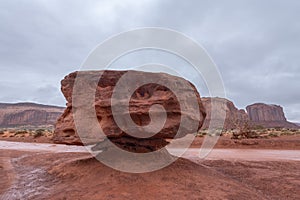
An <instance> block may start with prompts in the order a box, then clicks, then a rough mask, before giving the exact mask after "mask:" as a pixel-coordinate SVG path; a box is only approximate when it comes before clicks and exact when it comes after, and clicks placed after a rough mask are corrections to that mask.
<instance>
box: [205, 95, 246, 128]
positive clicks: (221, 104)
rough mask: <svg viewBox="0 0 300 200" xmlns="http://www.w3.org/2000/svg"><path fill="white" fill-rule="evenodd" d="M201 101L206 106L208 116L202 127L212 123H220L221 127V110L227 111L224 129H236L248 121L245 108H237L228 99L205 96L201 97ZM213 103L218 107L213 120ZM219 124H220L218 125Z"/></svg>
mask: <svg viewBox="0 0 300 200" xmlns="http://www.w3.org/2000/svg"><path fill="white" fill-rule="evenodd" d="M201 101H202V103H203V105H204V107H205V110H206V113H207V116H206V119H205V121H204V125H203V126H202V129H207V128H208V126H209V124H210V123H215V124H219V127H220V128H222V118H223V116H222V112H220V111H221V110H223V111H225V113H226V116H225V121H224V129H234V128H236V126H238V125H239V124H241V123H246V122H247V121H248V120H249V118H248V115H247V113H246V112H245V110H243V109H237V108H236V107H235V105H234V104H233V102H231V101H229V100H228V99H224V98H218V97H214V98H211V97H204V98H201ZM212 102H213V104H214V105H215V106H216V107H217V111H219V112H217V113H216V115H215V116H216V117H215V119H213V121H212V117H211V105H212ZM223 113H224V112H223ZM217 126H218V125H217Z"/></svg>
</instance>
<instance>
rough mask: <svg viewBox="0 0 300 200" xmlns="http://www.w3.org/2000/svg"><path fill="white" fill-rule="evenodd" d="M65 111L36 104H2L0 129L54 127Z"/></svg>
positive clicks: (0, 107) (0, 108)
mask: <svg viewBox="0 0 300 200" xmlns="http://www.w3.org/2000/svg"><path fill="white" fill-rule="evenodd" d="M63 110H64V108H62V107H57V106H48V105H41V104H35V103H15V104H8V103H0V127H4V128H9V127H19V126H48V125H54V124H55V122H56V120H57V118H58V117H59V116H60V115H61V114H62V112H63Z"/></svg>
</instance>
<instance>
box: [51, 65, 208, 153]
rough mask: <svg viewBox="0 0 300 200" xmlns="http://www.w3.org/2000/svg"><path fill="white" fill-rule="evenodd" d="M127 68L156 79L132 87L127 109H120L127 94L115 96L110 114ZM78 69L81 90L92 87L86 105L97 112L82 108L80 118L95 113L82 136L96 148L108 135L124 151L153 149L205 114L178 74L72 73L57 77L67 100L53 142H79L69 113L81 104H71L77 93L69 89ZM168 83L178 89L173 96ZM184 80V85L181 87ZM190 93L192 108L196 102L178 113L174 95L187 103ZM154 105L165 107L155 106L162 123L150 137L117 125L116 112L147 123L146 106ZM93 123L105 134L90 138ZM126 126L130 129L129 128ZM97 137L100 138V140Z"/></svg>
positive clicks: (189, 131) (191, 130) (188, 131)
mask: <svg viewBox="0 0 300 200" xmlns="http://www.w3.org/2000/svg"><path fill="white" fill-rule="evenodd" d="M128 72H130V73H129V74H130V76H132V79H133V80H134V79H136V78H137V77H138V78H139V79H143V80H159V83H160V84H158V83H156V82H152V83H148V84H144V85H141V86H140V87H137V89H136V90H135V91H134V93H133V94H132V96H131V97H130V100H129V110H127V111H126V112H125V111H123V110H122V109H121V107H122V106H123V105H124V102H126V99H123V98H122V95H121V96H117V98H116V99H114V100H115V101H114V102H115V103H117V104H118V106H120V110H121V111H119V112H117V113H114V114H116V115H117V116H114V115H113V113H112V97H113V91H114V89H115V87H116V85H117V83H118V81H119V80H120V78H121V77H122V76H124V75H125V74H126V73H128ZM78 73H80V77H81V78H80V80H81V81H82V83H80V85H84V87H83V86H82V88H81V90H82V91H81V92H83V93H84V92H88V91H93V89H92V88H93V87H94V88H96V90H95V101H94V102H93V105H91V107H92V109H94V110H95V113H96V116H93V114H92V113H93V112H85V113H86V114H85V115H81V116H79V118H80V119H82V121H84V120H85V119H89V118H92V117H94V118H95V117H96V118H97V120H96V122H97V123H96V124H87V125H86V126H87V130H91V131H90V135H89V133H87V137H90V139H89V140H88V141H89V143H91V144H95V143H97V145H96V147H95V148H96V149H99V148H100V149H101V148H102V147H103V148H107V146H106V144H105V140H107V139H109V140H110V141H111V142H113V143H114V144H116V145H117V146H119V147H121V148H123V149H126V150H129V151H134V152H147V151H153V150H156V149H159V148H162V147H163V146H165V145H166V144H167V142H166V141H165V139H169V138H174V137H175V136H176V138H179V137H184V136H185V135H186V134H194V133H196V132H197V131H198V130H199V129H200V127H201V126H202V124H203V121H204V119H205V116H206V113H205V110H204V107H203V105H202V103H201V99H200V95H199V93H198V92H197V90H196V88H195V87H194V85H192V84H191V83H190V82H188V81H187V80H185V79H183V78H180V77H176V76H171V75H169V74H165V73H150V72H142V71H112V70H106V71H84V72H73V73H71V74H69V75H67V76H66V77H65V78H64V79H63V80H62V81H61V91H62V93H63V94H64V96H65V98H66V100H67V108H66V109H65V111H64V113H63V114H62V115H61V116H60V118H59V119H58V121H57V123H56V126H55V131H54V137H53V140H54V142H56V143H64V144H76V145H82V144H83V142H82V140H81V139H80V138H79V136H78V133H77V130H76V126H75V123H74V116H75V115H76V114H77V112H79V108H80V105H74V102H73V99H74V96H75V97H76V95H77V93H76V94H75V93H74V95H73V87H74V83H75V79H76V77H77V76H78ZM100 74H102V76H101V79H100V80H99V78H100ZM168 84H172V85H174V87H176V88H177V89H178V90H179V91H180V93H178V94H176V95H177V96H176V95H175V94H174V93H173V92H172V91H171V90H170V89H169V88H168V87H166V85H168ZM186 85H188V86H189V87H186ZM95 86H96V87H95ZM124 88H125V85H124ZM123 92H124V93H126V89H124V91H123ZM78 94H79V93H78ZM178 95H179V96H178ZM191 95H193V96H195V99H196V106H197V107H192V106H195V105H193V104H189V103H186V104H184V106H186V107H189V108H188V109H187V110H188V111H186V112H181V107H180V103H179V101H178V98H180V99H181V100H182V101H185V102H189V101H190V99H191ZM114 98H115V97H114ZM82 101H83V102H82V105H84V104H85V103H86V102H84V101H85V100H84V99H83V100H82ZM79 104H80V103H79ZM154 105H161V106H162V107H163V108H164V109H165V111H162V110H155V109H154V115H155V116H156V119H160V117H163V116H164V115H165V114H166V120H165V123H164V125H163V127H162V128H161V129H160V130H159V131H158V132H157V133H156V134H154V135H151V137H147V138H139V137H134V136H132V134H131V133H128V132H126V131H124V129H120V128H119V126H118V125H117V123H116V121H115V117H118V118H121V119H122V118H123V117H124V118H125V117H127V116H128V113H129V114H130V117H131V119H132V121H133V122H134V123H135V125H137V126H139V127H143V126H147V125H148V124H150V123H151V118H150V117H151V116H150V115H149V110H151V109H152V108H153V106H154ZM76 106H77V107H76ZM150 108H151V109H150ZM195 109H198V110H199V112H198V115H197V112H194V111H195ZM182 118H186V119H188V121H185V123H182V124H181V119H182ZM193 123H197V124H196V127H192V126H190V124H193ZM96 126H100V127H101V128H102V130H103V132H104V134H105V135H106V136H107V137H106V138H100V139H99V138H97V137H94V136H95V135H94V134H93V133H92V132H93V128H95V127H96ZM179 127H181V130H183V131H181V134H180V135H176V134H177V131H178V129H179ZM125 128H127V130H130V127H125ZM88 132H89V131H88ZM80 136H81V135H80ZM101 139H103V141H101ZM99 142H100V143H101V142H104V143H102V144H99ZM84 143H86V142H84Z"/></svg>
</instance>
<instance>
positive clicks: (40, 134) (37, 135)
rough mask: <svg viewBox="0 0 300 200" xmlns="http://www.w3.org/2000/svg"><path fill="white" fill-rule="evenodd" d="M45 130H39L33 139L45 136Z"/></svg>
mask: <svg viewBox="0 0 300 200" xmlns="http://www.w3.org/2000/svg"><path fill="white" fill-rule="evenodd" d="M44 132H45V129H38V130H36V131H35V132H34V134H33V137H34V138H37V137H41V136H43V135H44Z"/></svg>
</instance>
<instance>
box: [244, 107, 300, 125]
mask: <svg viewBox="0 0 300 200" xmlns="http://www.w3.org/2000/svg"><path fill="white" fill-rule="evenodd" d="M246 109H247V113H248V115H249V119H250V121H251V124H253V125H256V126H263V127H265V128H272V127H282V128H299V127H298V126H297V125H296V124H293V123H291V122H288V121H287V119H286V117H285V115H284V112H283V108H282V107H281V106H279V105H271V104H264V103H255V104H252V105H249V106H247V107H246Z"/></svg>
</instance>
